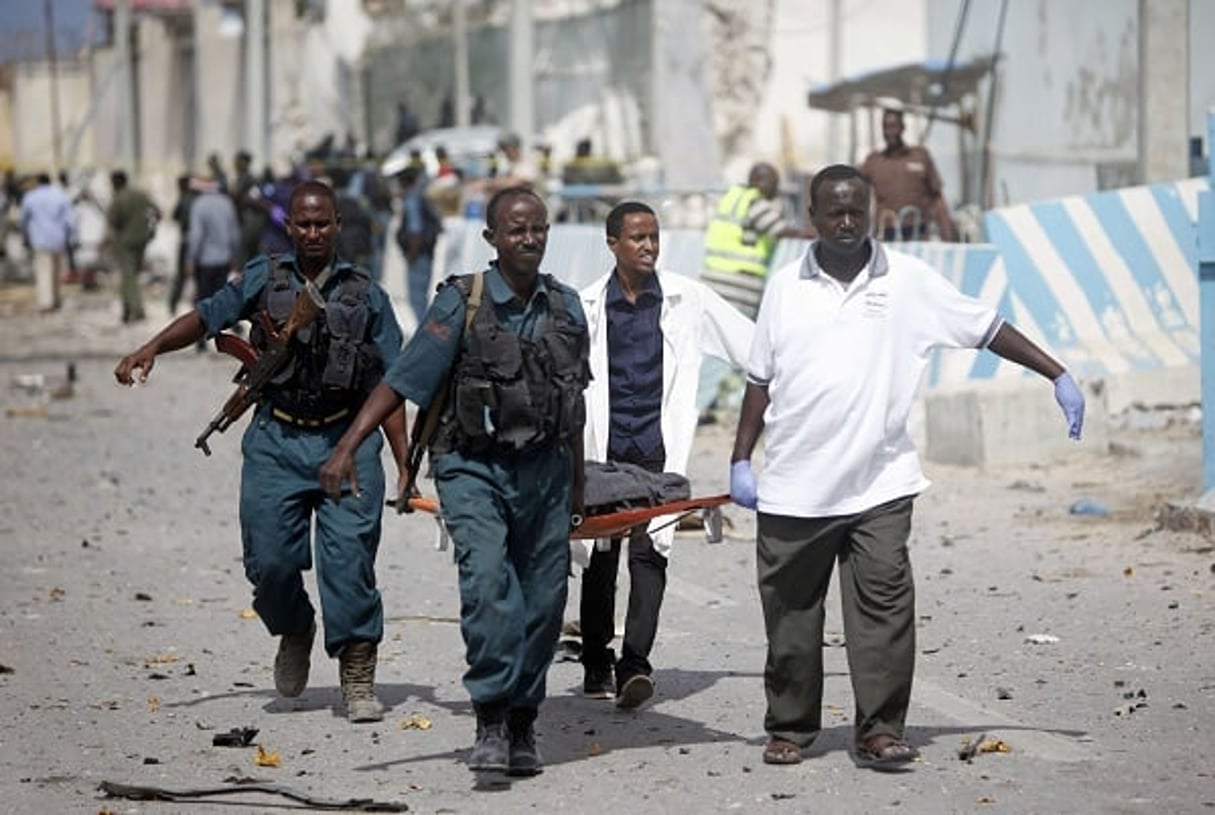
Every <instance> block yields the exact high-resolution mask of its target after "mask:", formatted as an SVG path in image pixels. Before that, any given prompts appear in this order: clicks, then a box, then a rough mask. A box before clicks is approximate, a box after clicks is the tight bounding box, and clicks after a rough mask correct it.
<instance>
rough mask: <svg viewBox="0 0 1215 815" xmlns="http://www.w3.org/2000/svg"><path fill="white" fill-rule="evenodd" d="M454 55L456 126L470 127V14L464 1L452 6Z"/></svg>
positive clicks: (455, 2)
mask: <svg viewBox="0 0 1215 815" xmlns="http://www.w3.org/2000/svg"><path fill="white" fill-rule="evenodd" d="M451 36H452V40H453V42H452V45H453V46H454V48H452V53H453V54H454V55H455V62H456V64H455V77H456V89H455V99H454V100H452V104H454V105H455V107H456V125H457V126H459V127H468V125H469V124H470V123H471V122H472V102H471V99H472V91H471V90H470V88H469V87H468V14H467V12H466V11H465V9H464V0H453V2H452V4H451Z"/></svg>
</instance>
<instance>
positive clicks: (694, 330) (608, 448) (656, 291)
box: [575, 201, 754, 708]
mask: <svg viewBox="0 0 1215 815" xmlns="http://www.w3.org/2000/svg"><path fill="white" fill-rule="evenodd" d="M607 245H608V249H610V250H611V252H612V254H613V255H615V257H616V266H615V268H614V269H613V270H612V271H611V272H609V273H608V274H606V275H604V276H603V277H601V278H600V279H598V280H596V281H595V282H594V283H592V284H591V285H590V286H588V287H587V288H585V289H583V290H582V291H581V292H580V295H581V297H582V303H583V310H584V311H585V312H586V317H587V323H588V325H589V329H590V336H591V355H590V363H591V374H592V377H593V378H592V380H591V384H590V386H589V387H588V388H587V390H586V407H587V422H586V431H585V442H586V456H587V458H588V459H593V460H596V461H621V462H627V463H630V464H636V465H639V466H642V467H645V468H646V469H648V470H650V471H653V472H676V473H683V472H684V471H685V470H686V468H687V463H688V456H689V453H690V452H691V447H692V437H693V435H694V434H695V432H696V423H697V408H696V390H697V386H698V384H699V380H700V363H701V359H702V358H703V355H704V354H710V355H712V356H715V357H719V358H721V359H723V360H726V361H728V362H730V363H732V364H733V365H735V366H741V365H742V364H743V363H744V362H745V360H746V358H747V355H748V353H749V350H750V347H751V336H752V333H753V331H754V325H753V324H752V323H751V321H750V320H748V319H747V318H746V317H744V316H743V315H742V314H741V313H740V312H739V311H738V310H737V309H735V308H734V307H733V306H731V305H730V304H728V303H727V302H726V301H725V300H723V299H722V298H721V296H720V295H718V294H716V293H715V292H713V291H712V290H711V289H709V288H708V287H707V286H705V285H704V284H703V283H701V282H699V281H697V280H694V279H692V278H688V277H683V276H680V275H678V274H674V273H669V272H661V271H659V270H658V268H657V262H658V249H659V238H658V218H657V216H656V215H655V214H654V210H652V209H651V208H650V207H648V206H647V205H645V204H643V203H640V202H637V201H626V202H624V203H621V204H619V205H617V206H616V207H615V208H614V209H613V210H612V211H611V213H610V214H609V215H608V217H607ZM667 520H668V521H669V520H670V519H667ZM662 525H663V519H658V520H657V521H654V522H652V523H651V524H650V526H649V527H646V526H640V527H637V528H636V529H634V530H633V531H632V534H630V535H629V537H628V566H629V582H630V591H629V600H628V612H627V616H626V618H625V629H624V640H623V643H622V644H621V654H620V659H619V660H616V655H615V653H614V652H613V651H612V649H611V648H610V647H609V646H610V644H611V642H612V638H613V637H614V636H615V605H616V572H617V564H618V563H619V559H620V548H621V540H620V539H614V540H611V541H607V540H603V541H596V542H595V543H594V545H593V548H592V545H591V544H590V542H587V541H576V542H575V543H576V544H582V545H584V548H583V549H581V550H580V551H579V550H576V551H575V558H576V559H578V560H579V561H580V562H582V563H584V564H585V569H584V571H583V574H582V594H581V600H580V609H579V614H580V623H581V628H582V664H583V670H584V681H583V693H584V695H585V696H587V697H589V698H595V699H611V698H615V700H616V704H617V705H618V706H620V707H622V708H635V707H637V706H638V705H640V704H642V703H643V702H645V701H646V700H647V699H649V698H650V697H651V696H652V695H653V694H654V680H653V679H652V678H651V673H652V670H653V669H652V666H651V665H650V661H649V656H650V650H651V648H652V647H653V645H654V638H655V635H656V634H657V631H658V613H659V610H660V609H661V607H662V596H663V593H664V592H665V590H666V569H667V559H668V557H669V553H670V550H671V542H672V540H673V539H674V536H675V530H674V528H673V527H672V526H666V527H665V528H662V529H656V528H657V527H661V526H662ZM651 529H655V531H654V532H653V533H651V531H650V530H651ZM588 549H590V551H589V552H588V551H587V550H588ZM579 556H589V563H588V562H587V558H586V557H579ZM613 675H614V676H613Z"/></svg>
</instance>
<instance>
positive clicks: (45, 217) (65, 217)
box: [21, 184, 76, 252]
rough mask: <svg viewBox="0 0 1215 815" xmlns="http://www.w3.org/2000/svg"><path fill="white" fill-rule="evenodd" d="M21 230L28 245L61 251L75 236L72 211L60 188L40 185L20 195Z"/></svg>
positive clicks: (38, 248)
mask: <svg viewBox="0 0 1215 815" xmlns="http://www.w3.org/2000/svg"><path fill="white" fill-rule="evenodd" d="M21 231H22V232H23V233H24V234H25V237H26V239H27V240H28V241H29V242H30V246H32V247H34V248H35V249H37V250H39V251H42V252H62V251H64V250H66V249H67V247H68V244H69V243H71V242H72V241H73V240H74V239H75V237H76V210H74V209H73V208H72V199H70V198H68V195H67V193H66V192H64V191H63V188H62V187H58V186H56V185H54V184H42V185H40V186H37V187H35V188H34V189H32V190H30V191H29V192H27V193H26V194H25V195H23V196H22V197H21Z"/></svg>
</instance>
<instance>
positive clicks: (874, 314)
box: [747, 242, 1003, 517]
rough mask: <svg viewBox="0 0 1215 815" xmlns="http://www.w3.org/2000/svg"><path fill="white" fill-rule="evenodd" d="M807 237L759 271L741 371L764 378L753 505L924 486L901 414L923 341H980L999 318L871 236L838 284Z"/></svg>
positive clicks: (925, 349)
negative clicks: (863, 254)
mask: <svg viewBox="0 0 1215 815" xmlns="http://www.w3.org/2000/svg"><path fill="white" fill-rule="evenodd" d="M816 245H817V242H815V243H812V244H811V245H810V248H809V249H807V251H806V254H805V256H804V257H803V258H802V259H801V260H799V261H796V262H794V263H790V264H789V265H787V266H785V267H783V268H781V269H779V270H777V271H776V272H775V273H774V274H772V275H770V276H769V278H768V286H767V290H766V291H765V292H764V299H763V303H762V304H761V306H760V310H759V316H758V318H757V320H756V324H755V341H754V343H753V345H752V346H751V356H750V360H749V362H748V364H747V373H748V378H749V379H750V380H751V381H753V382H756V383H759V384H766V385H767V386H768V398H769V400H770V404H769V405H768V409H767V411H765V413H764V462H763V469H762V471H761V472H760V474H759V485H758V486H759V510H760V511H761V512H766V513H771V514H775V515H791V516H795V517H821V516H830V515H850V514H853V513H857V512H863V511H864V510H867V509H870V508H872V507H875V506H877V505H879V504H882V503H885V502H886V501H890V500H893V499H895V498H899V497H902V496H906V495H914V494H916V493H919V492H920V491H922V490H923V489H924V488H925V487H927V486H928V484H929V481H928V479H926V478H925V477H924V473H923V472H922V471H921V469H920V460H919V456H918V455H917V454H916V451H915V446H914V445H913V444H912V441H911V436H910V434H909V433H908V432H907V418H908V414H909V413H910V411H911V405H912V401H913V400H914V398H915V393H916V389H917V387H918V385H919V382H920V378H921V376H922V375H923V373H924V368H925V367H926V366H927V364H928V360H929V352H930V351H932V349H933V348H937V347H945V348H982V347H985V346H986V345H987V343H988V342H990V341H991V338H992V337H993V336H994V335H995V333H996V331H997V330H998V329H999V327H1000V325H1001V324H1002V323H1003V321H1002V320H1001V318H1000V316H999V315H998V314H997V313H996V311H995V309H993V308H991V307H990V306H987V305H984V304H983V303H981V302H979V301H978V300H975V299H974V298H972V297H968V296H967V295H964V294H962V293H961V292H959V291H958V290H957V289H956V288H954V286H953V285H951V284H950V283H949V281H948V280H946V279H945V278H944V277H942V276H941V275H940V274H938V273H937V272H936V271H935V270H934V269H933V268H932V267H931V266H929V265H928V264H926V263H924V262H923V261H921V260H919V259H918V258H915V257H912V256H910V255H905V254H903V253H901V252H893V251H889V250H887V249H886V248H885V247H883V246H882V245H881V244H879V243H877V242H873V243H872V247H873V256H872V257H871V258H870V261H869V265H868V266H866V267H865V268H864V269H862V270H861V271H860V272H859V273H858V274H857V276H856V278H855V279H854V280H853V281H852V283H851V284H850V285H848V286H845V285H844V284H842V283H840V282H839V281H837V280H835V279H834V278H832V277H831V276H830V275H827V274H826V273H824V272H823V271H822V270H821V269H820V268H819V267H818V263H817V262H816V261H815V258H814V248H815V246H816Z"/></svg>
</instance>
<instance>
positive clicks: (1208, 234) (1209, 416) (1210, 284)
mask: <svg viewBox="0 0 1215 815" xmlns="http://www.w3.org/2000/svg"><path fill="white" fill-rule="evenodd" d="M1212 145H1215V108H1212V109H1211V110H1209V111H1208V112H1207V154H1208V155H1211V154H1212V153H1213V152H1215V151H1212V149H1211V146H1212ZM1209 172H1210V178H1209V180H1210V189H1207V190H1204V191H1203V192H1202V193H1200V194H1199V196H1198V314H1199V322H1200V324H1201V326H1202V328H1201V336H1200V340H1201V343H1200V344H1201V348H1202V357H1201V361H1200V362H1199V368H1200V370H1201V373H1202V388H1201V392H1202V404H1203V406H1204V408H1205V409H1204V410H1203V411H1202V488H1203V490H1205V491H1206V496H1205V497H1204V500H1203V502H1202V503H1204V504H1207V509H1215V504H1213V503H1211V502H1212V501H1213V500H1215V409H1212V408H1211V406H1212V405H1215V161H1212V162H1211V163H1210V170H1209Z"/></svg>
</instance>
